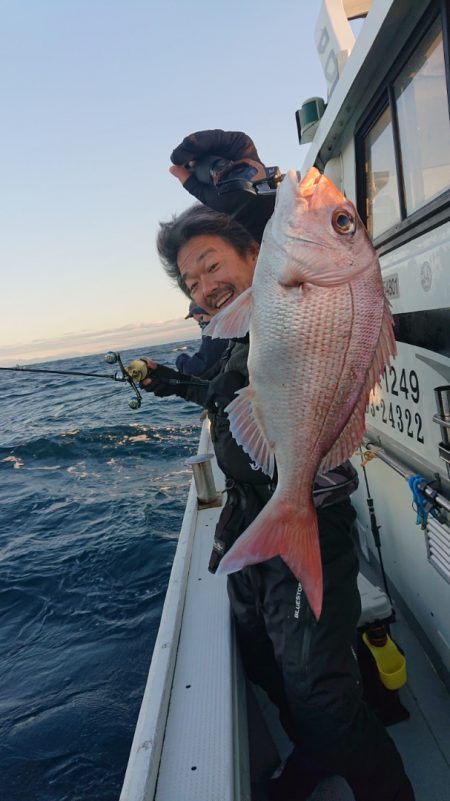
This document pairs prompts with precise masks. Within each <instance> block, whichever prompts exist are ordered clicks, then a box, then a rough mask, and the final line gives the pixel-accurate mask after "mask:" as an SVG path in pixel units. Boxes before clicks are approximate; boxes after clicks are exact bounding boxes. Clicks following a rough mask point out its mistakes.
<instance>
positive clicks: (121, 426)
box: [0, 342, 201, 801]
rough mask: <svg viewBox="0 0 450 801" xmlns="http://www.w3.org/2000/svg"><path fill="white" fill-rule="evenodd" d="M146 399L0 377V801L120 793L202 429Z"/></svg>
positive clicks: (102, 800)
mask: <svg viewBox="0 0 450 801" xmlns="http://www.w3.org/2000/svg"><path fill="white" fill-rule="evenodd" d="M196 344H197V343H195V342H192V343H176V344H170V345H164V346H159V347H157V348H155V347H152V348H139V350H138V353H139V352H140V353H146V354H148V355H150V356H152V358H154V359H155V360H156V361H160V362H162V363H165V364H168V365H171V364H173V362H174V360H175V357H176V355H177V353H178V352H179V350H180V349H181V348H186V347H187V348H188V350H189V351H192V352H194V350H195V346H196ZM136 350H137V349H134V350H133V351H132V352H128V353H126V352H124V353H123V354H122V356H123V358H124V361H125V363H126V360H127V358H134V357H135V356H136ZM38 366H39V367H47V368H49V369H61V370H64V369H65V370H80V371H87V372H101V373H105V374H108V375H111V374H113V373H114V372H115V370H116V366H110V365H107V364H105V363H104V361H103V359H102V357H101V356H89V357H83V358H77V359H70V360H64V361H58V362H53V363H48V364H45V365H38ZM143 394H144V398H143V403H142V407H141V409H140V410H139V411H132V410H131V409H130V408H129V406H128V401H129V400H130V399H131V398H132V397H133V393H132V391H131V389H130V388H129V387H128V385H126V384H119V383H114V382H112V381H102V380H96V379H94V378H79V377H75V376H57V375H48V374H32V373H12V372H11V373H9V372H0V560H1V561H0V609H1V621H2V623H1V627H0V639H1V642H0V710H1V714H0V799H1V801H19V800H20V801H66V800H67V801H94V799H95V801H115V799H118V797H119V794H120V788H121V785H122V781H123V776H124V772H125V768H126V763H127V758H128V753H129V749H130V746H131V740H132V737H133V732H134V727H135V724H136V719H137V715H138V712H139V707H140V702H141V698H142V693H143V690H144V686H145V681H146V677H147V672H148V668H149V664H150V659H151V655H152V649H153V646H154V642H155V639H156V635H157V631H158V625H159V620H160V616H161V611H162V607H163V603H164V597H165V592H166V588H167V583H168V579H169V574H170V570H171V565H172V561H173V557H174V553H175V549H176V545H177V538H178V533H179V529H180V525H181V521H182V517H183V512H184V506H185V502H186V498H187V492H188V488H189V481H190V471H189V469H188V468H187V467H186V466H185V460H186V458H187V457H189V456H191V455H192V454H194V453H195V452H196V450H197V445H198V437H199V434H200V427H201V423H200V420H199V414H200V410H199V408H198V407H196V406H194V405H192V404H188V403H185V402H184V401H181V400H179V399H175V398H163V399H157V398H154V396H152V395H150V394H146V393H143Z"/></svg>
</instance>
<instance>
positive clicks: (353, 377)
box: [208, 168, 396, 618]
mask: <svg viewBox="0 0 450 801" xmlns="http://www.w3.org/2000/svg"><path fill="white" fill-rule="evenodd" d="M247 331H249V332H250V350H249V358H248V370H249V378H250V381H249V385H248V386H247V387H245V388H244V389H242V390H241V391H240V392H239V393H238V394H237V396H236V398H235V399H234V400H233V401H232V402H231V403H230V404H229V406H228V408H227V412H228V415H229V419H230V428H231V431H232V434H233V436H234V437H235V439H236V440H237V442H238V443H239V444H240V445H241V446H242V448H243V449H244V450H245V451H246V452H247V453H248V454H249V455H250V457H251V459H252V460H253V462H254V463H255V465H257V466H259V467H261V468H262V469H263V470H264V471H265V472H266V473H267V474H269V475H273V474H274V470H275V466H276V470H277V476H278V483H277V488H276V491H275V493H274V495H273V497H272V498H271V500H270V501H269V503H268V504H267V505H266V506H265V508H264V509H263V510H262V512H261V513H260V514H259V515H258V517H257V518H256V519H255V521H254V522H253V523H252V524H251V525H250V526H249V528H248V529H247V530H246V531H245V532H244V533H243V534H242V535H241V536H240V537H239V539H238V540H237V542H236V543H235V544H234V546H233V547H232V548H231V549H230V551H229V552H228V553H227V554H226V555H225V557H224V558H223V559H222V562H221V565H220V571H221V572H228V573H229V572H234V571H236V570H240V569H241V568H243V567H245V566H246V565H251V564H255V563H257V562H262V561H264V560H266V559H270V558H271V557H273V556H276V555H280V556H281V558H282V559H283V560H284V561H285V562H286V564H287V565H288V566H289V567H290V569H291V570H292V571H293V573H294V574H295V575H296V576H297V578H298V580H299V581H300V582H301V584H302V586H303V589H304V591H305V593H306V596H307V598H308V601H309V603H310V606H311V608H312V609H313V612H314V614H315V616H316V618H319V616H320V613H321V608H322V565H321V557H320V545H319V537H318V526H317V515H316V511H315V508H314V505H313V500H312V486H313V483H314V477H315V475H316V473H317V471H318V470H319V468H320V469H321V470H322V471H323V470H327V469H331V468H332V467H335V466H336V465H339V464H341V463H342V462H343V461H344V460H345V459H347V458H348V457H349V456H351V455H352V453H353V452H354V450H355V448H356V447H357V446H358V444H359V443H360V442H361V439H362V436H363V432H364V428H365V410H366V406H367V402H368V397H369V393H370V390H371V389H372V387H374V385H375V384H376V383H377V381H378V380H379V378H380V376H381V374H382V371H383V368H384V365H385V364H386V363H389V360H390V358H391V357H392V356H394V355H395V353H396V346H395V339H394V335H393V324H392V316H391V312H390V308H389V304H388V301H387V300H386V298H385V296H384V291H383V282H382V279H381V271H380V266H379V262H378V259H377V256H376V253H375V250H374V248H373V246H372V243H371V241H370V239H369V237H368V234H367V232H366V230H365V228H364V226H363V224H362V222H361V220H360V219H359V217H358V214H357V212H356V210H355V207H354V206H353V204H352V203H351V202H350V201H348V200H347V199H346V198H345V197H344V196H343V195H342V194H341V192H339V190H338V189H337V188H336V187H335V185H334V184H333V183H332V182H331V181H330V180H329V179H328V178H327V177H326V176H324V175H321V174H320V172H319V171H318V170H316V169H315V168H312V169H310V170H309V172H308V173H307V174H306V176H305V177H304V178H303V180H302V181H301V182H299V181H298V179H297V175H296V173H295V172H294V171H291V172H289V173H288V174H287V175H286V177H285V178H284V180H283V182H282V184H281V186H280V188H279V190H278V196H277V202H276V207H275V211H274V214H273V216H272V219H271V220H270V221H269V223H268V225H267V227H266V230H265V233H264V238H263V242H262V245H261V250H260V254H259V257H258V261H257V265H256V269H255V273H254V278H253V284H252V286H251V288H250V289H248V290H247V291H246V292H244V293H243V294H242V295H240V296H239V297H238V298H237V299H236V300H235V301H234V302H233V303H232V304H230V306H228V307H227V308H226V309H224V311H223V312H221V313H219V314H218V315H217V317H215V318H214V320H213V321H212V322H211V323H210V326H209V329H208V333H210V332H211V333H212V334H213V335H214V336H220V337H241V336H243V335H245V333H246V332H247Z"/></svg>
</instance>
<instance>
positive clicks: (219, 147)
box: [170, 128, 275, 241]
mask: <svg viewBox="0 0 450 801" xmlns="http://www.w3.org/2000/svg"><path fill="white" fill-rule="evenodd" d="M207 155H210V156H220V157H222V158H225V159H229V160H230V161H241V160H242V159H249V160H251V161H255V162H257V163H258V164H260V165H262V167H263V168H264V171H265V167H264V164H263V162H262V161H261V159H260V157H259V155H258V151H257V150H256V147H255V145H254V143H253V140H252V139H250V137H249V136H247V134H245V133H242V132H241V131H222V130H221V129H220V128H217V129H215V130H212V131H197V132H196V133H193V134H190V135H189V136H186V137H185V138H184V139H183V141H182V143H181V144H180V145H178V147H176V148H175V150H174V151H173V153H172V155H171V156H170V158H171V161H172V163H173V164H177V165H187V164H188V163H189V162H190V161H196V160H197V159H199V158H200V157H201V156H207ZM184 188H185V189H187V191H188V192H189V193H190V194H191V195H193V196H194V197H196V198H197V200H200V202H201V203H204V205H205V206H209V208H211V209H214V210H215V211H221V212H224V213H225V214H229V215H230V216H232V217H235V218H236V219H237V220H238V222H240V223H241V224H242V225H243V226H244V227H245V228H247V229H248V230H249V231H250V233H251V234H252V235H253V236H254V237H255V239H256V240H257V241H261V237H262V233H263V231H264V228H265V225H266V223H267V220H268V219H269V217H270V216H271V215H272V212H273V208H274V204H275V197H274V196H269V197H268V196H259V195H253V194H250V193H249V192H245V191H239V190H237V191H233V192H227V193H225V194H219V192H218V191H217V188H216V187H215V186H214V185H213V184H207V183H203V182H202V181H199V179H198V178H197V176H196V175H195V172H193V173H192V175H191V176H190V177H189V178H188V179H187V181H186V182H185V183H184Z"/></svg>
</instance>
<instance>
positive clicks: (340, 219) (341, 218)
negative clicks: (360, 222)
mask: <svg viewBox="0 0 450 801" xmlns="http://www.w3.org/2000/svg"><path fill="white" fill-rule="evenodd" d="M331 224H332V226H333V228H334V230H335V231H337V233H338V234H353V233H354V232H355V218H354V217H353V215H352V214H350V212H348V211H346V210H345V209H336V211H334V212H333V217H332V220H331Z"/></svg>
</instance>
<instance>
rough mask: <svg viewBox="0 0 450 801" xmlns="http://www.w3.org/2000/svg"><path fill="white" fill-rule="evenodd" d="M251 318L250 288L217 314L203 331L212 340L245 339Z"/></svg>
mask: <svg viewBox="0 0 450 801" xmlns="http://www.w3.org/2000/svg"><path fill="white" fill-rule="evenodd" d="M251 316H252V288H251V287H249V288H248V289H246V290H245V291H244V292H242V293H241V294H240V295H239V296H238V297H237V298H236V299H235V300H233V303H230V305H229V306H226V307H225V308H224V309H223V311H220V312H218V314H216V315H215V316H214V317H213V319H212V320H211V322H210V323H208V327H207V329H206V331H205V334H206V336H208V337H213V338H214V339H217V338H219V339H236V338H238V337H245V335H246V334H247V333H248V329H249V328H250V320H251Z"/></svg>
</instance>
